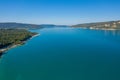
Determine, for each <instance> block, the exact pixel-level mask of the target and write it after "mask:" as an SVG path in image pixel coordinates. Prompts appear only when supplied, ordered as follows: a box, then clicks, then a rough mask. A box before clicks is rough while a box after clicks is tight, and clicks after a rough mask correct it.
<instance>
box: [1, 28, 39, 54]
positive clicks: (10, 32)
mask: <svg viewBox="0 0 120 80" xmlns="http://www.w3.org/2000/svg"><path fill="white" fill-rule="evenodd" d="M35 35H37V33H34V32H30V31H28V30H25V29H0V56H1V55H2V54H3V53H4V52H5V51H7V50H9V49H10V48H12V47H15V46H16V45H21V44H24V43H25V41H26V40H28V39H29V38H31V37H33V36H35Z"/></svg>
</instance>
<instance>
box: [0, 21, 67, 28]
mask: <svg viewBox="0 0 120 80" xmlns="http://www.w3.org/2000/svg"><path fill="white" fill-rule="evenodd" d="M52 27H63V25H53V24H42V25H36V24H25V23H15V22H9V23H0V29H5V28H6V29H11V28H12V29H41V28H52ZM65 27H66V26H65Z"/></svg>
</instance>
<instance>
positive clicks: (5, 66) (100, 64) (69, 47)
mask: <svg viewBox="0 0 120 80" xmlns="http://www.w3.org/2000/svg"><path fill="white" fill-rule="evenodd" d="M34 31H35V32H38V33H40V36H37V37H35V38H33V39H31V40H29V41H28V42H27V43H26V44H25V45H22V46H19V47H17V48H14V49H11V50H9V51H8V52H7V54H5V55H4V56H3V57H2V58H1V60H0V80H120V31H112V30H111V31H105V30H88V29H79V28H75V29H74V28H48V29H47V28H46V29H42V30H34Z"/></svg>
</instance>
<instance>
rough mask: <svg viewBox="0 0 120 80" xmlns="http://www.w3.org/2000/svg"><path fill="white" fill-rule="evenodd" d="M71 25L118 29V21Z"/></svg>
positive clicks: (119, 25)
mask: <svg viewBox="0 0 120 80" xmlns="http://www.w3.org/2000/svg"><path fill="white" fill-rule="evenodd" d="M72 27H80V28H89V29H120V21H109V22H96V23H85V24H77V25H73V26H72Z"/></svg>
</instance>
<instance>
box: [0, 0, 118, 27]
mask: <svg viewBox="0 0 120 80" xmlns="http://www.w3.org/2000/svg"><path fill="white" fill-rule="evenodd" d="M119 3H120V1H119V0H0V11H1V13H0V22H17V23H30V24H56V25H74V24H80V23H91V22H104V21H116V20H120V16H119V14H120V11H119V8H120V5H119Z"/></svg>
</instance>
